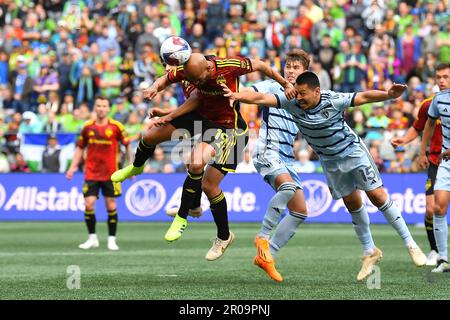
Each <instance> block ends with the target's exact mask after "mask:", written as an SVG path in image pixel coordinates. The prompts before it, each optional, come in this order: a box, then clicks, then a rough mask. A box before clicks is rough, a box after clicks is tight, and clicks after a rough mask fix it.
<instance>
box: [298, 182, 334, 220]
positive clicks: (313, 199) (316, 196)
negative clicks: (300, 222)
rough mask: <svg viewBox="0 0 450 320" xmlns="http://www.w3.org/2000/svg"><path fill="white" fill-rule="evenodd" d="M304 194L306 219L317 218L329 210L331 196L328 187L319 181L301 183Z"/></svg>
mask: <svg viewBox="0 0 450 320" xmlns="http://www.w3.org/2000/svg"><path fill="white" fill-rule="evenodd" d="M302 186H303V192H304V194H305V200H306V205H307V208H308V217H317V216H320V215H321V214H322V213H324V212H325V211H327V210H328V208H330V205H331V203H332V200H333V198H332V196H331V194H330V192H329V191H328V190H329V189H328V185H327V184H326V183H324V182H322V181H319V180H306V181H303V182H302Z"/></svg>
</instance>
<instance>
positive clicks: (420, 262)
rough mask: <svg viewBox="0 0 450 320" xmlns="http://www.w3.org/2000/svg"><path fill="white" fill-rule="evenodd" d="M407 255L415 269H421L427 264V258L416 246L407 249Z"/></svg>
mask: <svg viewBox="0 0 450 320" xmlns="http://www.w3.org/2000/svg"><path fill="white" fill-rule="evenodd" d="M408 253H409V255H410V256H411V259H412V261H413V262H414V264H415V265H416V266H417V267H423V266H424V265H425V264H426V263H427V256H426V255H425V253H423V251H422V249H420V248H419V247H418V246H411V247H408Z"/></svg>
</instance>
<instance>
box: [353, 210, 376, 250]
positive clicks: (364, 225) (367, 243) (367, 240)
mask: <svg viewBox="0 0 450 320" xmlns="http://www.w3.org/2000/svg"><path fill="white" fill-rule="evenodd" d="M350 214H351V215H352V224H353V228H354V229H355V232H356V236H357V237H358V239H359V242H361V245H362V247H363V250H364V255H371V254H372V253H373V251H374V250H373V249H374V248H375V243H374V242H373V238H372V233H371V232H370V220H369V214H368V213H367V209H366V206H364V205H363V206H362V207H361V208H359V209H358V210H356V211H351V212H350Z"/></svg>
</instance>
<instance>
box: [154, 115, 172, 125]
mask: <svg viewBox="0 0 450 320" xmlns="http://www.w3.org/2000/svg"><path fill="white" fill-rule="evenodd" d="M172 120H173V118H172V116H171V115H165V116H163V117H161V118H159V119H157V120H155V127H162V126H165V125H166V124H168V123H169V122H170V121H172Z"/></svg>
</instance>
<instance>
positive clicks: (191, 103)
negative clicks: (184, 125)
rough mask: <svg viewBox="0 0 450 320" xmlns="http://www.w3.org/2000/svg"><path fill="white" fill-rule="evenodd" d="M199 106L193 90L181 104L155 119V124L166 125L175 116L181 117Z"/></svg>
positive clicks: (195, 92)
mask: <svg viewBox="0 0 450 320" xmlns="http://www.w3.org/2000/svg"><path fill="white" fill-rule="evenodd" d="M199 106H200V99H199V98H198V97H197V91H194V92H192V93H191V95H190V96H189V99H187V100H186V101H185V102H184V103H183V104H182V105H181V106H179V107H178V108H177V109H175V110H174V111H172V112H171V113H169V114H168V115H165V116H163V117H161V118H159V119H158V120H156V121H155V126H156V127H160V126H163V125H166V124H167V123H169V122H170V121H172V120H173V119H175V118H178V117H181V116H183V115H185V114H187V113H189V112H192V111H194V110H195V109H197V108H198V107H199Z"/></svg>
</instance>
